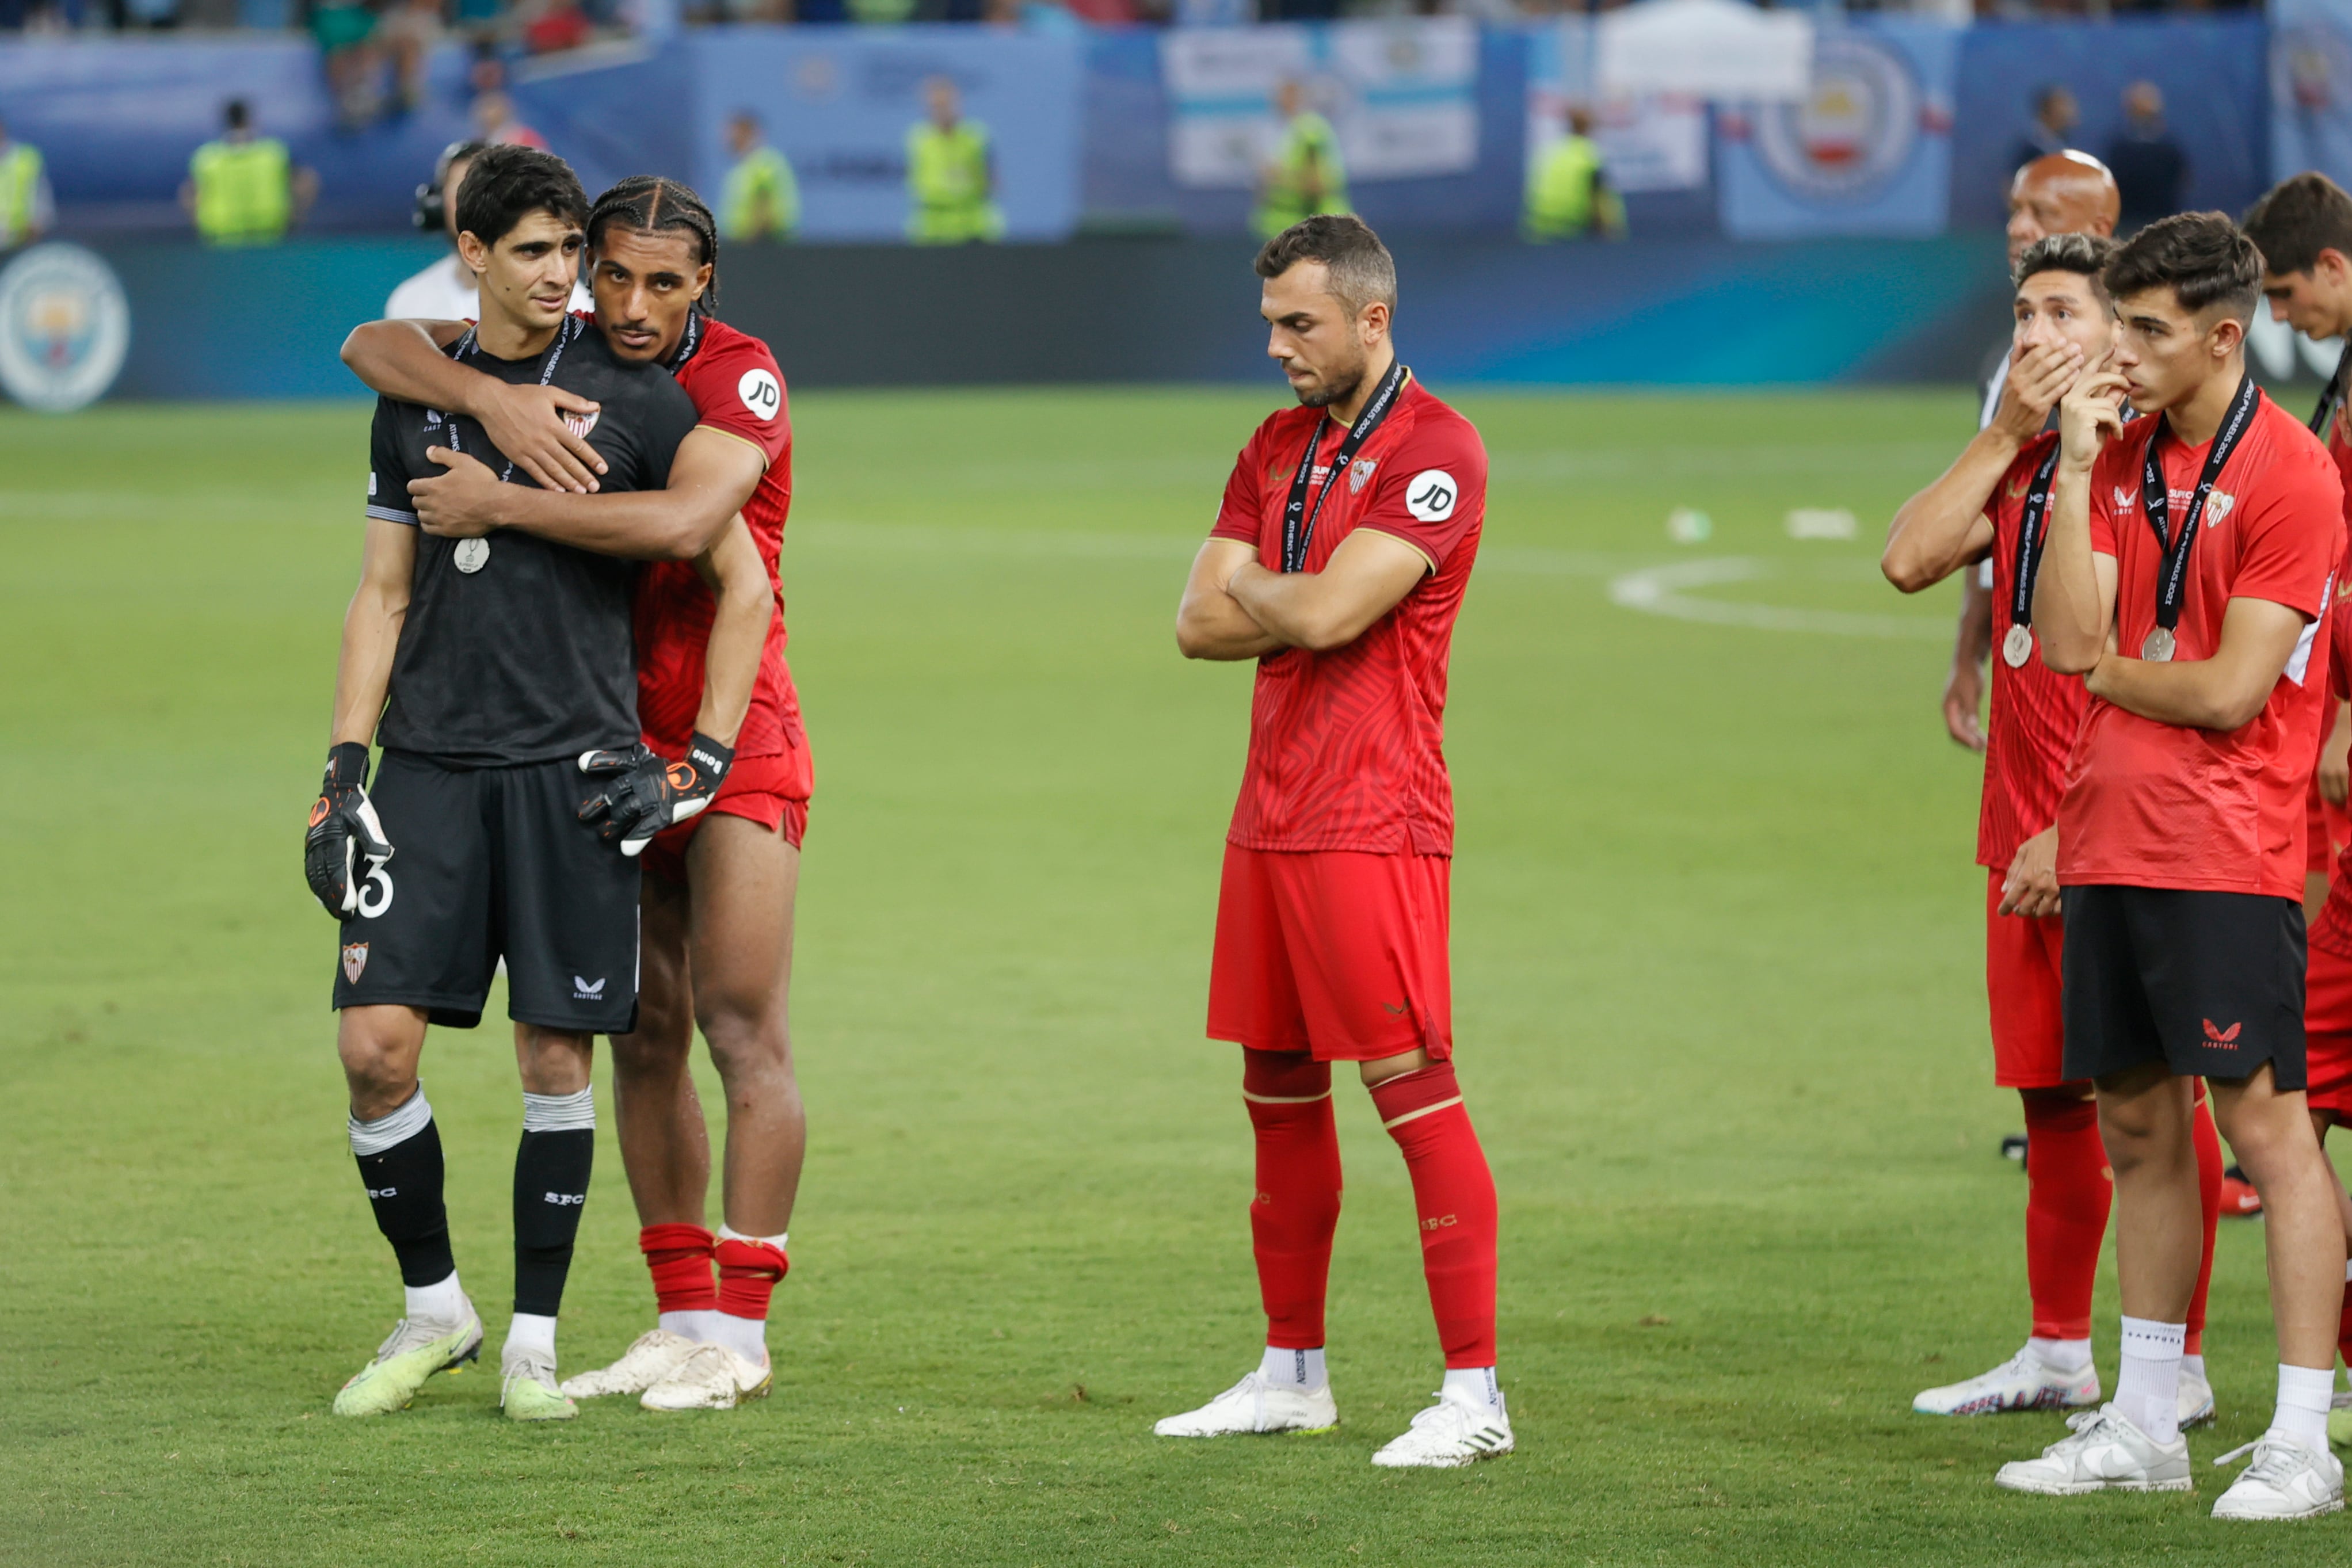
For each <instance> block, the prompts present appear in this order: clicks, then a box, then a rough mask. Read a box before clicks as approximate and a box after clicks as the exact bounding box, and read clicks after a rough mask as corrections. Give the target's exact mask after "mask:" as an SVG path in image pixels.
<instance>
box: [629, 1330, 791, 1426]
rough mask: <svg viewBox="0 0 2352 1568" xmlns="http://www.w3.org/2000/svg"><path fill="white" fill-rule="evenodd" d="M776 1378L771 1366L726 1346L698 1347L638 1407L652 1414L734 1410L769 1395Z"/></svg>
mask: <svg viewBox="0 0 2352 1568" xmlns="http://www.w3.org/2000/svg"><path fill="white" fill-rule="evenodd" d="M774 1378H775V1373H774V1371H773V1370H772V1364H770V1363H767V1362H753V1361H747V1360H745V1359H744V1358H743V1357H742V1356H740V1355H738V1354H736V1353H735V1352H734V1351H733V1350H731V1349H730V1348H729V1347H728V1346H726V1345H723V1344H698V1345H697V1346H695V1347H694V1354H691V1355H689V1356H688V1357H687V1358H686V1359H685V1360H684V1361H681V1362H679V1363H678V1364H677V1365H676V1366H674V1367H672V1368H670V1371H669V1375H667V1376H666V1377H664V1378H663V1379H662V1380H661V1381H660V1382H659V1383H656V1384H655V1385H653V1386H652V1387H651V1388H648V1389H646V1392H645V1396H644V1397H643V1398H640V1399H639V1400H638V1401H637V1403H638V1404H640V1405H642V1406H645V1407H646V1409H648V1410H732V1409H734V1408H735V1406H738V1405H740V1404H742V1403H743V1402H744V1401H745V1400H748V1399H757V1398H758V1397H760V1396H761V1395H762V1394H765V1393H766V1392H767V1391H768V1385H770V1384H771V1383H772V1382H773V1381H774Z"/></svg>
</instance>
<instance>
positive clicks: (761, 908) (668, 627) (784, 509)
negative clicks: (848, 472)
mask: <svg viewBox="0 0 2352 1568" xmlns="http://www.w3.org/2000/svg"><path fill="white" fill-rule="evenodd" d="M588 252H589V258H590V269H591V270H590V282H591V287H592V289H593V293H594V295H595V298H596V306H597V313H596V323H597V326H598V327H599V328H600V329H602V330H603V331H604V335H605V337H606V338H607V340H609V341H611V342H612V343H613V345H614V348H615V350H618V352H619V353H620V354H621V355H622V356H623V357H625V358H628V359H635V360H640V361H656V362H658V363H661V364H663V365H665V366H666V367H667V369H668V370H669V371H670V372H671V373H672V374H673V375H675V376H676V377H677V381H678V384H679V385H680V386H681V387H682V388H684V389H685V391H686V392H687V393H688V395H689V396H690V397H691V398H692V399H693V401H694V403H695V407H696V411H697V413H698V416H699V418H700V421H701V423H699V425H698V427H697V428H696V430H695V431H694V433H693V434H691V435H689V436H688V438H687V441H686V443H685V444H683V445H682V446H681V447H680V449H679V456H678V462H677V465H676V466H675V467H674V468H673V470H672V477H671V483H670V486H669V487H668V488H667V489H666V490H660V491H653V492H648V493H645V494H641V495H629V496H624V495H591V494H583V493H578V492H583V491H586V490H590V489H592V488H593V485H594V473H593V466H592V465H588V464H587V463H586V462H585V460H584V456H583V454H584V448H583V447H581V446H580V445H579V444H578V443H577V441H576V438H575V437H574V435H573V434H572V432H569V431H567V430H566V428H565V425H564V420H565V419H566V418H569V419H570V420H571V421H572V422H574V423H575V424H576V423H577V422H578V421H580V420H582V419H583V418H584V419H593V415H594V413H595V410H594V409H593V407H588V406H585V405H582V404H580V403H579V402H577V400H571V401H569V402H567V401H566V400H563V399H562V398H557V397H551V396H548V395H546V394H545V393H544V392H541V390H540V389H536V388H521V387H500V386H496V385H490V384H480V383H483V382H486V380H487V379H486V378H478V377H475V378H470V379H466V378H467V376H468V373H467V372H464V371H459V372H458V373H457V375H456V376H452V375H451V374H449V371H450V370H451V369H453V367H451V366H450V365H449V362H448V361H446V359H443V358H442V357H441V356H440V355H439V354H438V353H437V352H436V351H435V350H434V348H433V342H434V340H436V339H438V338H440V337H442V336H445V335H446V334H447V333H449V332H450V331H451V330H452V328H451V326H450V325H449V324H446V323H431V322H427V323H421V324H420V323H401V322H377V323H374V324H373V325H372V326H369V327H365V328H362V329H360V330H359V331H357V332H354V333H353V334H352V342H351V344H350V345H347V346H346V348H345V350H344V359H345V361H346V362H348V363H350V364H351V365H352V368H353V370H355V371H358V372H359V373H360V375H361V378H362V380H364V381H367V382H369V384H371V385H374V386H379V387H381V386H386V385H389V386H394V387H399V388H404V389H409V395H415V396H418V397H421V398H423V399H425V401H427V402H434V403H435V406H441V407H450V408H464V409H467V411H468V412H475V413H476V417H478V418H480V419H482V420H483V422H484V423H485V424H486V426H487V427H488V428H489V429H490V430H492V431H493V432H494V433H497V432H504V433H506V434H504V435H503V436H502V437H501V439H502V440H511V441H512V442H513V444H514V445H513V447H511V448H502V449H505V450H515V449H520V450H521V451H523V452H525V453H527V454H528V455H530V460H531V461H532V462H534V463H535V464H537V465H539V467H540V469H541V470H543V471H544V472H546V473H547V474H548V475H549V476H551V478H553V479H554V480H555V482H556V483H557V484H559V485H563V486H567V488H565V489H542V490H532V491H528V492H524V491H521V490H520V488H519V487H517V486H492V485H488V484H486V483H484V480H485V478H486V476H485V475H484V474H483V473H482V472H480V471H479V465H467V464H466V463H465V462H464V461H463V460H462V459H460V460H459V461H458V462H457V463H456V464H454V465H452V467H451V471H450V472H449V473H448V474H447V475H446V476H442V477H440V478H437V479H435V480H431V481H428V482H425V483H423V484H420V485H419V486H415V490H416V496H417V509H418V512H419V514H420V515H421V516H422V517H423V518H424V519H425V528H426V529H427V531H429V532H434V533H438V534H443V535H447V536H454V537H460V538H467V537H478V536H480V535H483V534H486V533H488V532H489V531H490V530H492V529H494V528H520V529H522V530H524V531H526V532H530V533H533V534H537V535H541V536H542V537H545V538H554V539H559V540H561V541H562V542H565V543H569V544H572V545H576V546H579V547H581V548H583V549H593V550H600V551H604V552H605V553H609V554H614V555H625V556H633V557H637V558H641V559H646V566H645V567H644V568H643V569H642V570H641V571H640V574H639V577H638V580H637V585H636V598H635V619H636V643H637V647H636V654H637V707H638V719H639V723H640V725H641V726H642V729H643V739H644V742H645V744H646V746H647V747H649V748H651V750H652V752H653V754H654V755H655V756H656V757H657V758H666V759H668V760H670V761H672V762H673V763H675V762H677V761H679V760H682V759H686V758H689V757H691V756H694V755H696V754H699V753H701V752H703V751H704V750H705V749H706V746H705V741H706V737H698V736H696V735H695V734H694V733H693V725H694V715H695V704H696V700H697V699H696V696H695V694H698V693H699V692H700V691H701V689H702V687H703V685H704V684H705V672H704V669H703V650H704V647H705V644H706V642H707V639H708V635H709V629H710V625H711V617H712V613H713V603H712V600H711V597H710V595H709V592H708V591H706V590H705V589H704V588H703V587H702V585H701V582H700V580H699V579H698V577H697V576H696V575H695V574H694V573H693V571H692V570H691V569H690V568H689V567H688V566H687V564H686V560H687V559H688V558H689V557H690V555H691V552H692V551H693V550H694V549H696V548H697V541H698V540H699V539H700V538H703V537H704V536H705V535H706V534H708V533H710V532H713V531H715V530H717V529H719V528H724V527H725V526H726V525H727V523H728V522H729V521H730V519H731V518H732V517H734V516H735V515H736V514H737V513H738V511H739V510H740V514H741V516H742V517H743V520H744V522H745V523H746V525H748V527H749V528H750V530H751V536H752V539H753V542H754V543H755V544H756V545H757V546H758V548H759V551H760V554H761V557H762V558H763V559H764V560H765V561H766V564H767V570H768V579H769V584H770V587H771V589H772V590H773V591H774V593H775V596H776V602H775V605H774V607H773V608H772V612H771V621H770V625H769V635H768V642H767V646H766V649H765V652H764V656H763V661H762V664H761V669H760V672H759V675H758V680H757V684H756V685H755V686H754V688H753V693H752V701H751V711H750V714H749V716H747V717H746V718H745V720H744V723H743V727H742V731H741V733H740V736H739V737H738V738H737V742H736V745H735V747H734V748H733V755H732V757H731V758H729V759H728V766H727V767H726V768H725V770H724V777H723V780H722V781H721V782H720V784H719V788H718V789H717V791H716V793H715V795H712V796H711V797H710V799H709V803H708V810H703V811H702V812H701V813H700V814H699V815H698V816H694V817H692V818H691V819H690V820H687V821H681V822H679V823H678V824H677V825H676V826H674V827H672V828H671V829H670V830H669V831H666V832H663V833H662V834H660V835H659V836H658V837H656V838H655V839H654V840H653V841H652V843H651V845H650V846H649V847H648V848H646V856H645V858H646V871H647V872H648V873H651V874H650V875H648V876H647V877H646V882H645V892H644V902H643V922H644V969H643V975H642V983H641V988H640V1006H639V1011H638V1020H637V1028H636V1030H635V1031H634V1032H633V1033H631V1034H627V1035H620V1036H615V1037H614V1040H613V1055H614V1079H615V1088H616V1099H617V1102H618V1108H619V1112H620V1117H619V1120H620V1141H621V1153H622V1158H623V1160H624V1163H625V1165H626V1166H627V1168H628V1174H629V1186H630V1191H631V1193H632V1195H633V1196H634V1197H635V1199H636V1205H637V1214H638V1219H639V1223H640V1225H641V1227H642V1228H641V1231H640V1234H639V1238H638V1240H639V1246H640V1248H641V1249H642V1250H643V1252H644V1254H645V1257H646V1264H647V1267H648V1268H649V1269H650V1270H651V1272H652V1275H653V1280H654V1289H655V1301H656V1309H657V1312H658V1314H659V1317H658V1322H657V1323H656V1326H655V1327H654V1328H653V1329H651V1330H649V1331H647V1332H646V1333H645V1334H643V1335H641V1336H639V1338H638V1340H637V1341H636V1342H635V1343H634V1344H632V1345H631V1346H630V1347H629V1350H628V1351H627V1353H626V1354H624V1355H623V1356H622V1358H621V1359H620V1360H619V1361H618V1362H616V1363H615V1364H613V1365H612V1366H610V1367H606V1368H604V1369H602V1370H600V1371H597V1372H592V1373H587V1374H584V1375H580V1376H576V1377H573V1378H571V1379H568V1380H567V1381H566V1382H565V1383H564V1385H563V1392H564V1393H565V1394H567V1395H569V1396H572V1397H575V1398H576V1397H584V1396H593V1395H604V1394H636V1395H639V1396H641V1402H642V1403H644V1404H645V1405H646V1406H647V1407H649V1408H653V1409H697V1408H724V1407H728V1406H733V1405H735V1404H738V1403H740V1401H741V1400H743V1399H746V1398H750V1397H752V1396H756V1395H758V1394H761V1393H764V1392H765V1391H766V1389H767V1387H768V1385H769V1379H770V1370H769V1358H768V1352H767V1346H766V1339H765V1329H766V1320H767V1314H768V1307H769V1301H770V1297H771V1295H772V1291H774V1288H775V1286H776V1284H777V1282H778V1281H781V1280H782V1278H783V1277H784V1273H785V1270H786V1269H787V1267H788V1266H789V1265H788V1262H787V1259H786V1255H785V1251H784V1246H785V1228H786V1227H787V1225H788V1224H789V1223H790V1221H791V1218H792V1210H793V1200H794V1197H795V1196H796V1194H797V1189H798V1186H799V1183H800V1172H801V1163H802V1156H803V1150H804V1149H805V1147H806V1140H807V1133H806V1124H805V1118H804V1115H803V1110H802V1106H801V1099H800V1092H799V1089H798V1086H797V1084H796V1083H795V1082H794V1078H793V1064H792V1052H791V1042H790V1036H789V1033H788V1029H787V1022H786V1002H787V996H788V990H789V986H790V980H791V970H792V923H793V894H794V891H795V888H796V885H797V883H798V880H799V870H800V844H801V838H802V833H803V830H804V829H805V827H806V824H807V820H808V800H809V797H810V793H811V785H812V781H813V780H812V773H811V768H810V762H809V750H808V740H807V737H806V736H805V735H804V734H803V730H802V727H801V716H800V703H799V698H798V695H797V694H796V693H795V691H794V688H793V679H792V672H791V669H790V667H789V666H788V664H786V662H785V657H784V641H785V639H784V622H783V615H782V584H781V579H780V577H779V566H778V559H779V552H780V550H781V549H782V542H783V529H784V522H785V518H786V516H787V514H788V512H789V509H790V507H791V503H792V425H791V421H790V418H789V415H788V413H787V410H786V407H785V400H784V385H783V377H782V372H781V371H779V370H778V368H777V365H776V361H775V358H774V356H773V355H772V354H771V353H770V352H769V351H768V349H767V346H766V345H765V344H764V343H762V342H761V341H760V340H758V339H756V338H753V337H751V336H750V335H748V334H746V333H743V332H740V331H738V330H736V329H734V328H731V327H729V326H728V325H726V324H725V323H724V322H721V321H719V320H718V319H716V318H715V317H713V316H711V315H710V314H709V309H708V307H709V304H711V303H713V302H715V298H716V281H715V278H716V263H717V256H718V238H717V235H716V231H715V228H714V226H713V225H712V223H711V220H710V214H709V212H708V211H707V210H706V209H705V208H704V207H703V205H702V204H701V202H700V201H699V200H698V199H697V198H696V196H695V195H694V193H692V192H691V191H689V190H688V189H687V188H686V187H684V186H682V185H679V184H677V183H675V182H672V181H667V180H662V179H657V178H655V177H653V176H649V175H648V176H638V177H635V178H633V179H629V180H625V181H623V182H621V183H619V184H617V185H615V186H614V187H613V188H612V189H611V190H610V191H607V192H606V193H604V195H602V196H600V197H599V198H598V199H597V202H596V204H595V206H594V208H593V210H592V212H591V213H590V214H589V220H588ZM420 325H421V326H422V327H424V328H425V331H424V332H419V331H418V330H417V329H416V328H417V327H418V326H420ZM435 400H440V401H437V402H436V401H435ZM477 411H478V412H477ZM506 491H514V492H515V493H514V494H511V495H509V494H505V493H503V492H506ZM689 977H690V978H689ZM697 1023H699V1024H700V1026H701V1029H702V1032H703V1036H704V1038H705V1040H707V1041H708V1042H709V1046H710V1051H711V1055H712V1058H713V1060H714V1061H715V1062H716V1064H717V1065H718V1068H719V1077H720V1080H721V1082H723V1084H724V1085H725V1088H726V1091H727V1098H728V1121H727V1149H726V1178H725V1187H724V1192H723V1195H722V1204H723V1211H724V1214H725V1216H726V1222H725V1223H724V1224H723V1225H722V1226H721V1227H720V1228H719V1231H718V1233H717V1234H716V1235H714V1234H713V1233H712V1232H711V1231H709V1229H707V1228H705V1226H704V1224H703V1220H704V1215H705V1207H704V1206H705V1204H706V1202H707V1196H708V1190H709V1178H710V1151H709V1138H708V1134H707V1133H706V1131H705V1124H704V1120H703V1115H702V1107H701V1103H700V1102H699V1100H698V1098H697V1096H696V1093H695V1089H694V1082H693V1079H692V1078H691V1076H690V1075H689V1073H688V1057H689V1054H690V1051H691V1049H692V1046H693V1038H694V1030H695V1026H696V1025H697ZM714 1263H715V1265H716V1268H717V1279H716V1281H714V1279H713V1273H712V1270H713V1266H714Z"/></svg>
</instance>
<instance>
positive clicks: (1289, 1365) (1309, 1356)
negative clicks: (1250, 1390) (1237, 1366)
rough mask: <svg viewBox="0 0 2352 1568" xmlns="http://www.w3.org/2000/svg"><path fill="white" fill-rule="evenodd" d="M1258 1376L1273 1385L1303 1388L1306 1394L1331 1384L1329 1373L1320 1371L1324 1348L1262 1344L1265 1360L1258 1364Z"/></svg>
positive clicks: (1321, 1369)
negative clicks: (1289, 1348) (1297, 1347)
mask: <svg viewBox="0 0 2352 1568" xmlns="http://www.w3.org/2000/svg"><path fill="white" fill-rule="evenodd" d="M1257 1375H1259V1376H1260V1377H1263V1378H1265V1380H1266V1381H1267V1382H1268V1383H1271V1384H1273V1385H1275V1386H1276V1388H1297V1389H1303V1390H1305V1391H1306V1392H1307V1393H1308V1394H1312V1393H1314V1392H1315V1391H1316V1390H1317V1389H1318V1388H1326V1387H1328V1386H1329V1385H1330V1383H1331V1376H1330V1374H1328V1373H1327V1372H1325V1371H1324V1370H1323V1351H1322V1348H1321V1347H1320V1346H1318V1347H1317V1348H1315V1349H1313V1350H1279V1349H1276V1347H1275V1346H1273V1345H1267V1346H1266V1347H1265V1360H1263V1361H1261V1362H1259V1363H1258V1364H1257Z"/></svg>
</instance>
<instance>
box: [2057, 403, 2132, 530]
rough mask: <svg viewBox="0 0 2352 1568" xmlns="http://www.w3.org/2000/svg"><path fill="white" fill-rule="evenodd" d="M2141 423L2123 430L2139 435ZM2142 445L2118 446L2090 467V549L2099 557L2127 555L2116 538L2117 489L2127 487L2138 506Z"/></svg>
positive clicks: (2105, 453)
mask: <svg viewBox="0 0 2352 1568" xmlns="http://www.w3.org/2000/svg"><path fill="white" fill-rule="evenodd" d="M2138 423H2139V422H2138V421H2137V420H2135V421H2134V422H2132V423H2130V424H2127V425H2126V426H2125V427H2124V428H2125V429H2126V430H2129V431H2133V432H2135V433H2137V430H2138ZM2142 447H2143V443H2142V442H2139V441H2118V442H2116V443H2115V444H2112V445H2110V446H2109V447H2107V449H2106V450H2105V451H2104V452H2102V453H2100V454H2099V455H2098V456H2097V458H2096V459H2095V460H2094V461H2093V462H2092V464H2091V508H2090V515H2091V549H2093V550H2094V551H2095V552H2096V553H2098V554H2100V555H2111V556H2116V557H2118V558H2120V557H2121V556H2122V555H2123V553H2124V552H2123V549H2122V548H2121V547H2120V545H2119V544H2118V542H2117V539H2116V487H2117V486H2124V487H2125V489H2126V494H2128V495H2130V496H2131V497H2133V501H2134V505H2137V499H2138V496H2139V464H2140V455H2141V451H2142ZM2062 461H2063V460H2062ZM2126 476H2128V477H2126ZM2053 483H2055V481H2054V480H2053ZM2126 520H2128V519H2126Z"/></svg>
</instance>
